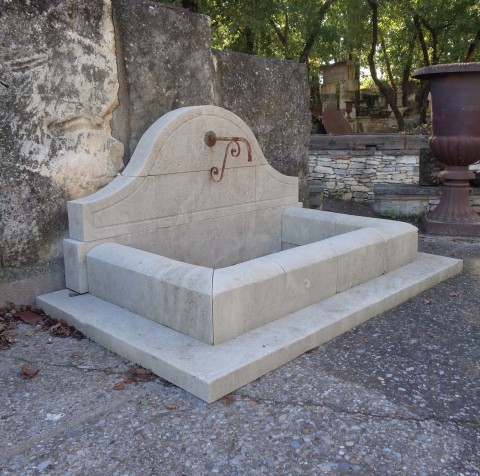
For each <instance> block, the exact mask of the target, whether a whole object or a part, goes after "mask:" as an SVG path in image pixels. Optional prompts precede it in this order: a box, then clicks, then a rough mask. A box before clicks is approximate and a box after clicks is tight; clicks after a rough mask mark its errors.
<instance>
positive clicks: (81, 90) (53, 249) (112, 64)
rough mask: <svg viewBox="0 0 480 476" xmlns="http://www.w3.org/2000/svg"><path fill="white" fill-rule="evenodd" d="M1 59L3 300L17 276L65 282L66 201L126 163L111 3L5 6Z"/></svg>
mask: <svg viewBox="0 0 480 476" xmlns="http://www.w3.org/2000/svg"><path fill="white" fill-rule="evenodd" d="M0 60H1V61H0V65H1V66H0V81H1V84H0V163H1V166H0V187H1V190H2V194H1V198H0V215H1V216H0V257H1V268H0V290H1V291H2V292H1V293H0V302H1V301H3V300H4V299H13V298H15V297H16V296H15V294H13V295H12V293H11V290H12V289H14V287H12V286H13V285H12V283H13V282H16V281H18V280H19V279H20V280H22V281H23V282H27V281H29V280H32V279H33V281H35V280H36V282H37V284H36V285H35V286H38V287H36V288H35V289H36V290H38V289H40V290H48V289H49V287H51V286H53V287H55V286H58V282H59V280H61V274H59V262H60V261H61V255H62V251H61V238H62V237H63V236H64V235H65V233H66V230H67V222H66V206H65V205H66V200H67V199H69V198H77V197H81V196H83V195H87V194H89V193H91V192H92V191H94V190H96V189H98V188H99V187H101V186H103V185H105V184H106V183H108V182H109V181H110V180H111V179H112V178H113V176H114V175H115V174H116V172H117V170H118V169H119V168H120V167H121V165H122V162H121V159H122V156H123V146H122V144H121V143H120V142H118V141H116V140H115V139H113V138H112V136H111V130H110V118H111V114H112V111H113V109H114V108H115V107H116V105H117V89H118V83H117V74H116V61H115V54H114V34H113V24H112V21H111V11H110V2H109V0H103V1H102V0H84V1H82V2H70V1H66V0H35V1H34V0H32V1H29V2H26V1H11V2H10V1H4V2H2V4H1V6H0ZM6 289H7V290H9V291H5V290H6ZM6 294H8V295H6Z"/></svg>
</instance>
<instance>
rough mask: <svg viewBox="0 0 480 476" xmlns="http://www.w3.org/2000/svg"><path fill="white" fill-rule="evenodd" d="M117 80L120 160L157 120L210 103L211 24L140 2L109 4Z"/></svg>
mask: <svg viewBox="0 0 480 476" xmlns="http://www.w3.org/2000/svg"><path fill="white" fill-rule="evenodd" d="M112 4H113V11H114V23H115V32H116V42H117V60H118V65H119V75H120V77H119V79H120V85H121V87H120V107H119V108H117V110H116V111H115V113H114V116H113V135H114V136H115V137H117V138H118V139H120V140H121V141H122V142H123V143H124V144H125V145H126V147H125V162H128V160H129V159H130V156H131V154H132V153H133V151H134V150H135V147H136V145H137V143H138V141H139V139H140V137H141V136H142V135H143V133H144V132H145V131H146V130H147V129H148V127H150V126H151V125H152V124H153V122H155V121H156V120H157V119H158V118H159V117H161V116H163V115H164V114H166V113H167V112H169V111H171V110H173V109H178V108H179V107H182V106H199V105H203V104H213V102H214V101H213V65H212V54H211V49H210V21H209V19H208V17H206V16H204V15H198V14H194V13H189V12H187V11H181V10H178V9H172V8H168V7H165V6H162V5H159V4H157V3H153V2H148V1H144V0H112Z"/></svg>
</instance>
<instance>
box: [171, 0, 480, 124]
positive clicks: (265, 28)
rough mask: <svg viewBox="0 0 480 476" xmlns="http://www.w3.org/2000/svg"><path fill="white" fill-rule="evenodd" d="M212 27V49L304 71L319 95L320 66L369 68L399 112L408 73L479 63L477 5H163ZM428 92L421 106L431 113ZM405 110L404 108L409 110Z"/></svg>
mask: <svg viewBox="0 0 480 476" xmlns="http://www.w3.org/2000/svg"><path fill="white" fill-rule="evenodd" d="M163 3H172V4H176V5H177V6H181V7H183V8H188V9H189V10H191V11H196V12H200V13H204V14H206V15H208V16H209V17H210V18H211V20H212V46H213V47H214V48H217V49H227V50H233V51H240V52H244V53H250V54H257V55H264V56H270V57H275V58H281V59H288V60H296V61H300V62H303V63H306V64H307V66H308V68H309V71H310V73H311V77H312V87H313V88H318V84H315V79H316V78H318V68H319V67H320V65H321V64H328V63H332V62H335V61H341V60H345V59H350V58H353V59H354V60H355V61H356V62H357V64H358V68H359V69H360V67H363V68H365V67H369V69H370V74H371V76H372V78H373V80H374V81H375V84H376V85H377V87H378V89H379V90H380V91H381V93H382V94H383V95H384V96H385V98H386V100H387V102H388V103H389V104H390V105H391V106H392V109H393V111H394V113H395V116H396V117H397V121H398V122H399V128H400V129H402V128H403V124H402V119H401V114H400V113H399V112H398V111H396V110H395V107H396V96H397V93H398V92H402V97H403V101H404V103H405V101H406V98H407V92H408V88H409V81H410V75H411V73H412V72H413V71H414V70H415V69H417V68H419V67H422V66H427V65H431V64H437V63H454V62H463V61H480V46H479V44H480V2H479V1H478V0H455V1H452V0H171V1H166V0H163ZM427 94H428V90H427V89H426V88H425V87H422V89H421V91H420V94H419V97H420V99H419V101H420V104H421V108H423V109H421V110H422V111H423V113H424V112H425V111H426V97H427ZM404 105H405V104H404Z"/></svg>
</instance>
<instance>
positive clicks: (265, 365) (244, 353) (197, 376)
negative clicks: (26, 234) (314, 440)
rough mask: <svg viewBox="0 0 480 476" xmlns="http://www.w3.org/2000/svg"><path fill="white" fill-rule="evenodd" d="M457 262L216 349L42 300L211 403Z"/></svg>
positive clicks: (394, 278)
mask: <svg viewBox="0 0 480 476" xmlns="http://www.w3.org/2000/svg"><path fill="white" fill-rule="evenodd" d="M461 269H462V262H461V261H460V260H456V259H452V258H445V257H440V256H433V255H427V254H423V253H419V255H418V259H417V260H416V261H414V262H413V263H410V264H408V265H406V266H403V267H401V268H399V269H397V270H394V271H391V272H389V273H387V274H384V275H382V276H380V277H378V278H375V279H373V280H370V281H368V282H366V283H364V284H361V285H359V286H356V287H354V288H352V289H349V290H347V291H344V292H342V293H339V294H336V295H334V296H331V297H329V298H327V299H325V300H323V301H321V302H319V303H316V304H313V305H311V306H308V307H305V308H303V309H301V310H299V311H297V312H294V313H291V314H288V315H286V316H284V317H282V318H280V319H277V320H275V321H273V322H270V323H268V324H265V325H263V326H261V327H258V328H256V329H254V330H252V331H250V332H247V333H245V334H243V335H241V336H239V337H236V338H234V339H230V340H228V341H226V342H224V343H222V344H219V345H215V346H211V345H208V344H206V343H203V342H201V341H199V340H197V339H194V338H192V337H190V336H187V335H184V334H182V333H180V332H177V331H174V330H172V329H169V328H167V327H165V326H162V325H159V324H157V323H155V322H153V321H151V320H149V319H145V318H143V317H141V316H139V315H137V314H135V313H132V312H130V311H127V310H125V309H122V308H120V307H118V306H115V305H113V304H110V303H107V302H106V301H104V300H101V299H98V298H96V297H94V296H92V295H90V294H86V295H80V296H75V297H70V295H69V292H68V290H64V291H58V292H56V293H51V294H47V295H44V296H39V297H38V299H37V304H38V306H40V307H41V308H42V309H44V310H45V312H47V313H48V314H50V315H52V316H53V317H56V318H59V319H60V318H61V319H64V320H66V321H67V322H68V323H69V324H71V325H73V326H75V327H76V328H77V329H79V330H80V331H81V332H83V333H84V334H85V335H87V336H88V337H90V338H91V339H93V340H94V341H95V342H98V343H99V344H101V345H103V346H104V347H107V348H108V349H110V350H112V351H114V352H116V353H118V354H119V355H122V356H123V357H125V358H127V359H129V360H131V361H133V362H136V363H138V364H140V365H142V366H144V367H146V368H148V369H151V370H152V371H153V372H155V373H156V374H157V375H160V376H161V377H163V378H165V379H167V380H169V381H170V382H172V383H174V384H176V385H178V386H179V387H181V388H183V389H185V390H187V391H188V392H191V393H193V394H194V395H196V396H197V397H199V398H201V399H203V400H205V401H207V402H213V401H215V400H217V399H218V398H221V397H222V396H224V395H226V394H228V393H230V392H232V391H233V390H235V389H237V388H239V387H241V386H243V385H245V384H247V383H248V382H251V381H252V380H254V379H256V378H258V377H260V376H262V375H264V374H265V373H267V372H269V371H271V370H273V369H275V368H277V367H279V366H281V365H283V364H285V363H286V362H288V361H290V360H292V359H294V358H295V357H297V356H298V355H301V354H302V353H304V352H306V351H308V350H310V349H312V348H314V347H316V346H318V345H320V344H322V343H324V342H326V341H328V340H330V339H332V338H334V337H336V336H337V335H340V334H342V333H343V332H345V331H346V330H348V329H351V328H352V327H354V326H356V325H358V324H360V323H362V322H364V321H366V320H367V319H369V318H371V317H373V316H376V315H378V314H379V313H381V312H384V311H386V310H388V309H390V308H392V307H394V306H396V305H398V304H400V303H401V302H403V301H406V300H407V299H409V298H411V297H413V296H415V295H416V294H418V293H420V292H422V291H424V290H425V289H428V288H429V287H431V286H434V285H435V284H437V283H439V282H441V281H443V280H445V279H448V278H449V277H451V276H453V275H455V274H457V273H459V272H460V271H461Z"/></svg>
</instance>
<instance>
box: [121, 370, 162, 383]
mask: <svg viewBox="0 0 480 476" xmlns="http://www.w3.org/2000/svg"><path fill="white" fill-rule="evenodd" d="M126 373H127V375H128V380H130V381H131V382H150V380H155V379H157V378H158V375H155V374H154V373H153V372H152V371H151V370H148V369H144V368H142V367H132V368H131V369H128V370H127V372H126ZM128 383H130V382H128Z"/></svg>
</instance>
